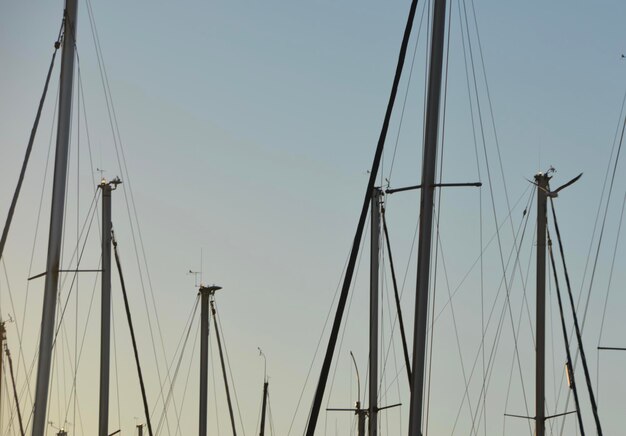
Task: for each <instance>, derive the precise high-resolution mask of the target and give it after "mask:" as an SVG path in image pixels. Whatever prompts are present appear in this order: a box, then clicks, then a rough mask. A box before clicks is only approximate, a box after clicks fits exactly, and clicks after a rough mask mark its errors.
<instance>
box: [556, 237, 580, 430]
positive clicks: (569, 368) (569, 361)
mask: <svg viewBox="0 0 626 436" xmlns="http://www.w3.org/2000/svg"><path fill="white" fill-rule="evenodd" d="M547 232H548V235H547V236H548V254H549V255H550V265H551V266H552V272H553V274H554V284H555V288H556V296H557V301H558V303H559V314H560V318H561V329H562V331H563V342H564V344H565V353H566V356H567V367H566V368H567V372H568V379H569V378H570V376H571V380H570V388H571V389H572V391H573V392H574V402H575V404H576V416H577V418H578V425H579V427H580V433H581V435H582V436H585V427H584V425H583V418H582V414H581V410H580V402H579V401H578V390H577V389H576V377H575V375H574V366H573V365H572V355H571V353H570V349H569V339H568V338H567V327H565V315H564V313H563V303H562V301H561V289H560V287H559V277H558V274H557V272H556V263H555V262H554V253H553V252H552V239H551V238H550V230H548V231H547Z"/></svg>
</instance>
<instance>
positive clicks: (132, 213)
mask: <svg viewBox="0 0 626 436" xmlns="http://www.w3.org/2000/svg"><path fill="white" fill-rule="evenodd" d="M87 12H88V16H89V22H90V25H91V31H92V36H93V41H94V45H95V48H96V57H97V61H98V68H99V71H100V76H101V82H102V87H103V90H104V95H105V103H106V107H107V112H108V116H109V125H110V128H111V132H112V135H113V143H114V146H115V152H116V156H117V160H118V165H119V168H120V171H121V173H122V176H123V178H124V181H125V183H124V184H123V185H122V192H123V193H124V200H125V202H126V210H127V213H128V218H129V224H130V228H131V236H132V241H133V247H134V252H135V258H136V262H137V267H138V269H139V279H140V283H141V289H142V292H143V296H144V304H145V308H146V314H147V318H148V325H149V330H150V337H151V341H152V347H153V353H154V357H155V363H156V370H157V376H158V378H159V399H160V400H163V401H164V395H163V388H164V384H165V382H166V381H167V382H168V383H169V384H171V380H167V376H166V380H163V379H162V377H161V368H160V365H159V358H158V357H157V352H156V344H155V341H154V333H153V329H152V318H151V316H150V309H149V306H148V300H147V297H146V291H145V286H144V278H143V271H144V270H143V269H142V265H141V260H140V256H139V250H138V248H137V237H136V235H135V225H134V223H136V227H137V233H138V235H137V236H138V239H139V244H140V246H141V253H142V256H143V260H144V268H145V274H146V276H147V279H148V286H149V291H150V296H151V302H152V309H153V312H154V317H155V322H156V326H157V331H158V334H159V339H160V346H161V352H162V357H163V360H164V361H165V364H166V365H167V356H166V353H165V345H164V342H163V334H162V332H161V326H160V322H159V317H158V313H157V310H156V302H155V298H154V291H153V287H152V281H151V278H150V274H149V271H148V264H147V258H146V254H145V249H144V245H143V238H142V236H141V228H140V226H139V219H138V216H137V209H136V205H135V200H134V195H133V191H132V185H131V179H130V174H129V172H128V168H127V165H126V158H125V155H124V149H123V144H122V140H121V135H120V131H119V124H118V122H117V115H116V111H115V106H114V105H113V96H112V93H111V88H110V85H109V80H108V74H107V70H106V65H105V63H104V56H103V53H102V47H101V45H100V38H99V35H98V30H97V27H96V23H95V17H94V13H93V7H92V5H91V1H89V0H87ZM120 153H121V155H120ZM126 186H128V192H130V194H127V188H126ZM129 197H130V200H131V204H132V208H131V205H130V204H129V201H128V200H129ZM133 218H134V221H133ZM174 412H175V414H176V418H177V421H180V414H179V411H178V407H177V406H176V401H175V400H174ZM166 424H167V427H168V432H169V431H170V430H169V419H168V418H167V416H166Z"/></svg>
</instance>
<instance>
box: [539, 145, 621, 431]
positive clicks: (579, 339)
mask: <svg viewBox="0 0 626 436" xmlns="http://www.w3.org/2000/svg"><path fill="white" fill-rule="evenodd" d="M620 145H621V144H620ZM550 206H551V210H552V218H553V220H554V230H555V231H556V237H557V241H558V243H559V252H560V254H561V262H562V265H563V271H564V273H565V283H566V285H567V294H568V296H569V302H570V306H571V310H572V317H573V318H574V328H575V332H576V340H577V342H578V351H579V353H580V358H581V361H582V363H583V372H584V374H585V381H586V383H587V390H588V392H589V401H590V402H591V410H592V411H593V418H594V420H595V424H596V431H597V432H598V435H599V436H602V425H601V424H600V417H599V416H598V406H597V404H596V399H595V395H594V393H593V387H592V385H591V376H590V374H589V367H588V365H587V358H586V357H585V349H584V347H583V341H582V328H581V326H579V324H578V316H577V315H576V306H575V304H574V297H573V295H572V287H571V284H570V279H569V273H568V270H567V265H566V263H565V252H564V249H563V241H562V239H561V232H560V230H559V224H558V221H557V219H556V210H555V207H554V201H553V198H552V197H550ZM583 322H584V321H583Z"/></svg>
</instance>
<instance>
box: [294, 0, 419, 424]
mask: <svg viewBox="0 0 626 436" xmlns="http://www.w3.org/2000/svg"><path fill="white" fill-rule="evenodd" d="M416 8H417V0H412V2H411V7H410V11H409V17H408V20H407V24H406V27H405V31H404V36H403V39H402V45H401V48H400V54H399V57H398V64H397V67H396V73H395V77H394V81H393V85H392V90H391V95H390V97H389V103H388V105H387V110H386V112H385V119H384V121H383V126H382V128H381V132H380V136H379V139H378V143H377V146H376V152H375V155H374V160H373V162H372V170H371V171H370V177H369V181H368V184H367V188H366V190H365V195H364V199H363V206H362V208H361V214H360V216H359V223H358V225H357V230H356V234H355V237H354V242H353V245H352V249H351V253H350V260H349V262H348V267H347V269H346V275H345V277H344V283H343V286H342V290H341V295H340V297H339V301H338V304H337V312H336V315H335V319H334V321H333V326H332V330H331V336H330V338H329V342H328V347H327V351H326V355H325V357H324V362H323V363H322V369H321V373H320V378H319V381H318V385H317V388H316V391H315V397H314V399H313V405H312V407H311V412H310V414H309V420H308V422H307V425H306V434H307V436H313V434H314V433H315V427H316V425H317V419H318V416H319V411H320V407H321V405H322V400H323V396H324V391H325V389H326V382H327V381H328V372H329V371H330V367H331V364H332V358H333V354H334V350H335V345H336V342H337V336H338V334H339V329H340V326H341V321H342V317H343V311H344V309H345V306H346V302H347V299H348V293H349V291H350V283H351V281H352V275H353V272H354V267H355V264H356V261H357V256H358V253H357V252H358V248H359V246H360V245H361V244H360V242H361V239H362V236H363V230H364V227H365V221H366V218H367V211H368V210H369V203H370V198H371V195H372V190H373V188H374V184H375V182H376V176H377V174H378V170H379V165H380V160H381V158H382V152H383V148H384V144H385V139H386V136H387V131H388V129H389V121H390V119H391V114H392V112H393V106H394V102H395V98H396V95H397V92H398V85H399V82H400V78H401V76H402V69H403V66H404V59H405V57H406V51H407V47H408V43H409V39H410V35H411V28H412V26H413V19H414V17H415V10H416Z"/></svg>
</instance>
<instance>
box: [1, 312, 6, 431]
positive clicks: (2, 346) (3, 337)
mask: <svg viewBox="0 0 626 436" xmlns="http://www.w3.org/2000/svg"><path fill="white" fill-rule="evenodd" d="M6 338H7V336H6V330H5V328H4V322H0V423H1V420H2V402H1V401H2V378H3V377H2V371H3V370H4V368H3V367H2V362H3V358H2V350H4V348H5V347H4V341H5V340H6ZM0 428H2V426H1V425H0Z"/></svg>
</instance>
